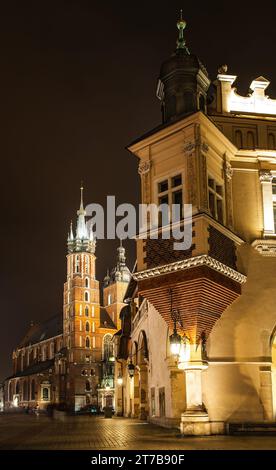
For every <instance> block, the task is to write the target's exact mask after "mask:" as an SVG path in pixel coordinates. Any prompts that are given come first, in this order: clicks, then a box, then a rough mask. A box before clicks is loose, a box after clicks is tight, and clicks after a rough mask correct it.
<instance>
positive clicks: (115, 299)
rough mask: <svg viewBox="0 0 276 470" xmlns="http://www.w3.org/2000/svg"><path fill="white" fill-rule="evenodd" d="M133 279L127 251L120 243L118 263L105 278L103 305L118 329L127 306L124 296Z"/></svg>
mask: <svg viewBox="0 0 276 470" xmlns="http://www.w3.org/2000/svg"><path fill="white" fill-rule="evenodd" d="M130 278H131V273H130V270H129V269H128V267H127V265H126V250H125V248H124V247H123V245H122V241H121V242H120V246H119V247H118V248H117V263H116V266H115V267H114V268H113V269H112V271H111V272H110V273H109V271H107V274H106V277H105V278H104V288H103V303H104V307H105V309H106V311H107V312H108V314H109V316H110V317H111V319H112V321H113V322H114V324H115V325H116V327H117V328H118V329H120V328H121V325H120V312H121V310H122V308H123V307H124V306H125V304H124V296H125V293H126V290H127V286H128V283H129V281H130Z"/></svg>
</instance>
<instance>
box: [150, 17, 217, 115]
mask: <svg viewBox="0 0 276 470" xmlns="http://www.w3.org/2000/svg"><path fill="white" fill-rule="evenodd" d="M185 27H186V22H185V21H184V20H183V18H182V10H181V15H180V20H179V21H178V22H177V28H178V31H179V36H178V39H177V43H176V44H177V47H176V51H175V52H174V54H173V55H172V56H171V57H170V58H169V59H167V60H166V61H165V62H163V64H162V65H161V70H160V76H159V81H158V85H157V97H158V98H159V99H160V101H161V109H162V118H163V123H168V122H170V121H172V120H174V119H177V118H178V117H181V116H185V115H187V114H192V113H195V112H197V111H199V110H201V111H202V112H204V113H205V112H206V99H207V91H208V88H209V86H210V80H209V78H208V73H207V70H206V69H205V67H204V65H203V64H202V63H201V62H200V60H199V59H198V57H197V56H195V55H194V54H190V52H189V50H188V48H187V46H186V41H185V39H184V29H185Z"/></svg>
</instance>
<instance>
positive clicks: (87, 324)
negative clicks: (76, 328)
mask: <svg viewBox="0 0 276 470" xmlns="http://www.w3.org/2000/svg"><path fill="white" fill-rule="evenodd" d="M85 331H88V332H89V331H90V325H89V322H88V321H87V322H86V323H85Z"/></svg>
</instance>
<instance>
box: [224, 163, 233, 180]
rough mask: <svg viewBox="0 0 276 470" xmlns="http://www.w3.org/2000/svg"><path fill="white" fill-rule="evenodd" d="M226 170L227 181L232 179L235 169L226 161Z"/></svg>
mask: <svg viewBox="0 0 276 470" xmlns="http://www.w3.org/2000/svg"><path fill="white" fill-rule="evenodd" d="M224 171H225V176H226V179H227V181H231V179H232V177H233V173H234V170H233V168H232V166H231V164H230V163H229V162H225V166H224Z"/></svg>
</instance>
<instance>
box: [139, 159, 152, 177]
mask: <svg viewBox="0 0 276 470" xmlns="http://www.w3.org/2000/svg"><path fill="white" fill-rule="evenodd" d="M150 168H151V161H150V160H146V161H142V162H140V163H139V167H138V173H139V175H141V176H143V175H145V174H147V173H149V171H150Z"/></svg>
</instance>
